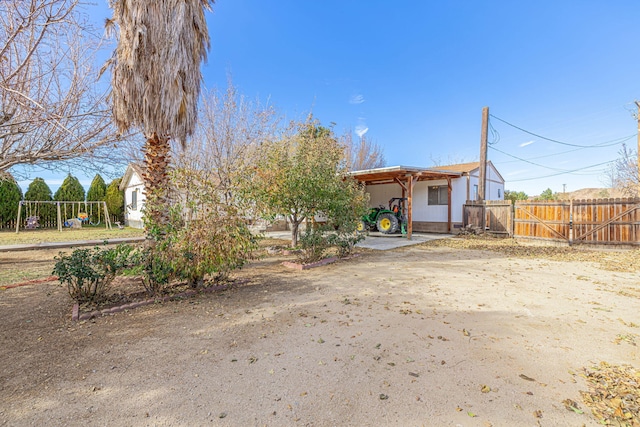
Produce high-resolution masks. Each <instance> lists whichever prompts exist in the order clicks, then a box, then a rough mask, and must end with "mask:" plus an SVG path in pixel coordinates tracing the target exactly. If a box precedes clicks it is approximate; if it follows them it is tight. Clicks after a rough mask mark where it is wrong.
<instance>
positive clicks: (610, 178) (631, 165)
mask: <svg viewBox="0 0 640 427" xmlns="http://www.w3.org/2000/svg"><path fill="white" fill-rule="evenodd" d="M618 155H619V157H618V158H617V159H616V160H615V161H614V162H613V163H611V165H610V166H609V168H608V169H607V170H606V171H605V172H604V176H603V181H604V183H605V184H606V185H607V186H610V187H611V188H613V189H614V190H618V191H620V192H621V193H622V194H623V195H624V196H626V197H638V185H639V184H640V182H639V181H638V157H637V153H636V152H635V151H634V150H632V149H630V148H629V147H627V145H626V144H622V148H621V149H620V151H618Z"/></svg>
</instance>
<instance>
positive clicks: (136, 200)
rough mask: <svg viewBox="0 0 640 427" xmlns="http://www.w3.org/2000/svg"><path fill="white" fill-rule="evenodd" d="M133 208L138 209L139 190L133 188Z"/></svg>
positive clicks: (133, 209)
mask: <svg viewBox="0 0 640 427" xmlns="http://www.w3.org/2000/svg"><path fill="white" fill-rule="evenodd" d="M131 210H132V211H137V210H138V190H133V191H132V192H131Z"/></svg>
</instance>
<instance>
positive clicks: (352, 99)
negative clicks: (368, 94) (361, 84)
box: [349, 94, 364, 105]
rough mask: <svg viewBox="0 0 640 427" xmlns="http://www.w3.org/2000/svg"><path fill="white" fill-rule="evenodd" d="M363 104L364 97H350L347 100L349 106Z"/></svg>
mask: <svg viewBox="0 0 640 427" xmlns="http://www.w3.org/2000/svg"><path fill="white" fill-rule="evenodd" d="M363 102H364V95H360V94H358V95H351V97H350V98H349V104H353V105H357V104H362V103H363Z"/></svg>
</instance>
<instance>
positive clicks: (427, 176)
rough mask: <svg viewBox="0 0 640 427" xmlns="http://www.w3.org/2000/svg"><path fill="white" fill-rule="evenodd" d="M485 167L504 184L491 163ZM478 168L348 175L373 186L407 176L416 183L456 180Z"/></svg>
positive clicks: (388, 170)
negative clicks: (416, 180)
mask: <svg viewBox="0 0 640 427" xmlns="http://www.w3.org/2000/svg"><path fill="white" fill-rule="evenodd" d="M487 166H490V167H491V168H493V170H494V171H495V173H496V174H497V175H498V176H499V177H500V179H502V181H503V182H504V178H502V175H500V173H499V172H498V170H497V169H496V168H495V166H493V163H491V161H488V162H487ZM479 168H480V162H470V163H458V164H455V165H444V166H433V167H430V168H420V167H415V166H390V167H385V168H376V169H367V170H360V171H353V172H351V173H350V175H351V176H353V177H354V178H355V179H357V180H358V181H360V182H364V183H365V184H367V185H373V184H388V183H391V182H397V181H401V180H404V179H406V178H407V177H409V176H413V177H416V178H417V179H418V181H426V180H433V179H447V178H458V177H460V176H463V175H468V174H470V173H471V172H473V171H475V170H478V169H479Z"/></svg>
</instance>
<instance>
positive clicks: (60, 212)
mask: <svg viewBox="0 0 640 427" xmlns="http://www.w3.org/2000/svg"><path fill="white" fill-rule="evenodd" d="M41 205H42V206H43V207H44V206H47V205H55V206H56V224H57V226H58V231H62V228H63V227H70V228H81V227H82V225H83V224H90V225H93V226H98V225H100V224H101V221H102V220H104V224H105V227H106V228H107V229H108V230H111V229H112V228H111V219H110V218H109V211H108V209H107V203H106V202H104V201H90V202H89V201H86V202H51V201H35V200H21V201H20V202H19V204H18V218H17V221H16V233H18V232H19V231H20V223H21V221H20V219H21V218H22V210H23V207H24V212H25V214H26V222H25V225H24V228H25V229H28V230H29V229H31V230H33V229H36V228H39V227H40V224H39V221H40V215H39V213H40V208H41ZM94 209H95V212H96V214H95V215H94ZM62 218H64V221H63V220H62Z"/></svg>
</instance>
